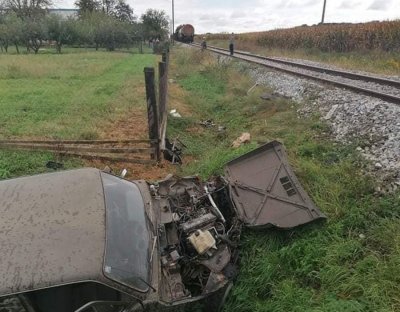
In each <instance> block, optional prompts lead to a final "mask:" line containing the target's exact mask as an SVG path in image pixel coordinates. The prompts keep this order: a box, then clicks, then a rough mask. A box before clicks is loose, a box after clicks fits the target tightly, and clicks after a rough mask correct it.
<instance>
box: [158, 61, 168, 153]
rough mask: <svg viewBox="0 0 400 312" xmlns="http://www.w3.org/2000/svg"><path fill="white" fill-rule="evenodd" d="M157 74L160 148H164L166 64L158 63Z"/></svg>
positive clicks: (166, 92)
mask: <svg viewBox="0 0 400 312" xmlns="http://www.w3.org/2000/svg"><path fill="white" fill-rule="evenodd" d="M158 73H159V81H158V83H159V89H158V90H159V105H158V111H159V118H160V148H161V149H164V148H165V136H166V128H167V96H168V75H167V64H166V63H165V62H160V63H159V64H158Z"/></svg>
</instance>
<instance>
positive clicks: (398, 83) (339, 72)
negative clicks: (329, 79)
mask: <svg viewBox="0 0 400 312" xmlns="http://www.w3.org/2000/svg"><path fill="white" fill-rule="evenodd" d="M194 45H196V46H200V45H199V44H197V43H196V44H194ZM209 48H211V49H216V50H221V51H226V52H229V50H227V49H224V48H220V47H215V46H209ZM235 54H241V55H246V56H251V57H255V58H259V59H262V60H266V61H270V62H275V63H281V64H284V65H289V66H294V67H300V68H304V69H308V70H312V71H316V72H320V73H325V74H330V75H334V76H341V77H346V78H349V79H354V80H362V81H365V82H375V83H378V84H382V85H386V86H391V87H396V88H400V81H397V80H392V79H388V78H383V77H377V76H369V75H365V74H359V73H353V72H349V71H345V70H340V69H331V68H325V67H319V66H315V65H308V64H302V63H298V62H294V61H289V60H282V59H277V58H274V57H268V56H262V55H258V54H252V53H250V52H246V51H240V50H236V51H235Z"/></svg>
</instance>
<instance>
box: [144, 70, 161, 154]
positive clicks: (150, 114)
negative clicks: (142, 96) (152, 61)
mask: <svg viewBox="0 0 400 312" xmlns="http://www.w3.org/2000/svg"><path fill="white" fill-rule="evenodd" d="M144 77H145V82H146V100H147V118H148V123H149V138H150V140H155V142H156V143H152V147H154V155H152V159H154V158H155V159H156V160H157V161H159V160H160V158H161V152H160V123H159V118H158V108H157V96H156V86H155V74H154V68H152V67H145V69H144Z"/></svg>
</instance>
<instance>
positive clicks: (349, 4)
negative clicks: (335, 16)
mask: <svg viewBox="0 0 400 312" xmlns="http://www.w3.org/2000/svg"><path fill="white" fill-rule="evenodd" d="M361 4H362V3H361V2H359V1H343V2H342V3H341V4H340V5H339V6H338V9H345V10H347V9H349V10H351V9H356V8H358V7H360V5H361Z"/></svg>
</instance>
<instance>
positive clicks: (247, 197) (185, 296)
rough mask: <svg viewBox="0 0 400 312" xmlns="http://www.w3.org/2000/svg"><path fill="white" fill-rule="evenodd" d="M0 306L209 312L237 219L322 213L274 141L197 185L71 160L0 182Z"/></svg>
mask: <svg viewBox="0 0 400 312" xmlns="http://www.w3.org/2000/svg"><path fill="white" fill-rule="evenodd" d="M0 211H1V215H2V218H1V219H0V235H1V236H0V242H1V254H0V256H1V257H0V278H1V284H0V297H2V298H0V300H1V303H0V309H1V308H2V307H3V309H5V311H30V312H31V311H35V312H39V311H40V312H50V311H51V312H55V311H57V312H58V311H59V312H70V311H85V312H86V311H161V310H171V311H172V310H188V311H191V310H194V309H195V308H196V309H198V310H202V309H203V310H206V309H207V310H209V311H215V310H218V308H219V307H220V306H221V303H223V299H224V297H225V295H226V293H227V292H228V291H229V289H230V286H231V284H232V280H233V278H234V277H235V275H236V273H237V266H238V259H239V257H238V242H239V239H240V234H241V229H242V226H243V225H245V226H249V227H271V226H274V227H278V228H283V229H289V228H293V227H295V226H298V225H301V224H305V223H308V222H311V221H313V220H316V219H320V218H324V215H323V214H322V213H321V212H320V211H319V210H318V209H317V208H316V207H315V205H314V204H313V203H312V201H311V199H310V198H309V196H308V195H307V194H306V193H305V191H304V190H303V189H302V187H301V186H300V184H299V182H298V180H297V178H296V177H295V175H294V173H293V172H292V170H291V168H290V166H289V164H288V162H287V158H286V154H285V151H284V149H283V146H282V145H281V144H280V143H278V142H276V141H274V142H271V143H269V144H266V145H263V146H261V147H259V148H258V149H256V150H254V151H252V152H250V153H248V154H246V155H244V156H242V157H239V158H237V159H235V160H233V161H231V162H230V163H228V164H227V165H226V168H225V174H224V176H220V177H215V178H213V179H211V180H209V181H207V182H203V181H201V180H200V179H198V178H197V177H187V178H178V177H174V176H169V177H167V178H166V179H165V180H163V181H160V182H158V183H154V184H149V183H147V182H145V181H127V180H124V179H121V178H119V177H116V176H113V175H110V174H107V173H104V172H102V171H100V170H97V169H91V168H88V169H78V170H71V171H64V172H59V173H49V174H42V175H37V176H32V177H22V178H16V179H11V180H5V181H0Z"/></svg>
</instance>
